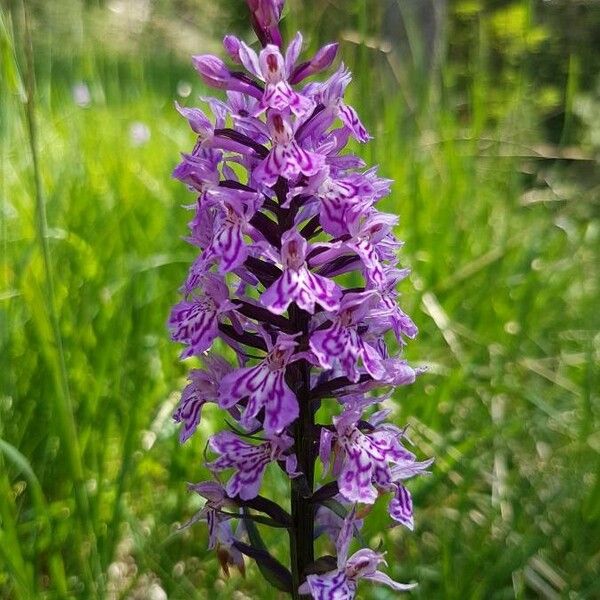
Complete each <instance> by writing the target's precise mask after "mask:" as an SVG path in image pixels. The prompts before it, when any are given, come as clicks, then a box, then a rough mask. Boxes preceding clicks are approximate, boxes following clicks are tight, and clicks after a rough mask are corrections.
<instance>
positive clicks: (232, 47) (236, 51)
mask: <svg viewBox="0 0 600 600" xmlns="http://www.w3.org/2000/svg"><path fill="white" fill-rule="evenodd" d="M240 46H241V44H240V40H239V39H238V38H237V37H235V35H226V36H225V37H224V38H223V47H224V48H225V50H226V52H227V54H229V56H230V57H231V60H232V61H233V62H235V63H237V64H238V65H241V64H242V61H241V60H240Z"/></svg>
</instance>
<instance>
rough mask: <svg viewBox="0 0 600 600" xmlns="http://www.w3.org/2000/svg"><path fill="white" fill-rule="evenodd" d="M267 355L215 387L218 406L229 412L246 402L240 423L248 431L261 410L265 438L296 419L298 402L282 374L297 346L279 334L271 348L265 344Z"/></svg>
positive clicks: (238, 370) (236, 371) (227, 376)
mask: <svg viewBox="0 0 600 600" xmlns="http://www.w3.org/2000/svg"><path fill="white" fill-rule="evenodd" d="M267 341H268V348H269V353H268V354H267V356H266V357H265V359H264V360H262V361H261V362H260V363H259V364H258V365H256V366H254V367H244V368H242V369H236V370H235V371H233V372H232V373H229V374H228V375H226V376H225V377H224V378H223V379H222V381H221V385H220V387H219V406H221V408H231V407H232V406H234V405H235V404H237V403H238V402H239V401H240V400H242V399H243V398H248V402H247V404H246V408H245V410H244V412H243V414H242V416H241V419H240V423H241V425H242V426H243V427H249V426H250V424H251V423H252V422H253V421H254V418H255V417H256V416H257V415H258V413H259V412H260V410H261V409H263V408H264V409H265V417H264V428H265V432H266V433H267V435H272V434H275V433H277V432H280V431H281V430H282V429H283V428H284V427H286V426H287V425H289V424H290V423H291V422H293V421H294V420H295V419H296V418H297V417H298V401H297V400H296V396H295V395H294V393H293V392H292V390H291V389H290V388H289V386H288V385H287V383H286V382H285V370H286V367H287V365H288V364H289V363H290V362H292V360H293V354H294V351H295V348H296V346H297V345H298V344H297V342H296V341H295V340H294V337H292V336H289V335H285V334H279V337H278V338H277V341H276V342H275V344H273V345H271V343H270V340H268V338H267Z"/></svg>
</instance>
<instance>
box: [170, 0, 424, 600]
mask: <svg viewBox="0 0 600 600" xmlns="http://www.w3.org/2000/svg"><path fill="white" fill-rule="evenodd" d="M248 6H249V8H250V13H251V21H252V25H253V27H254V30H255V32H256V34H257V36H258V39H259V41H260V43H261V44H262V46H263V48H262V50H261V51H260V52H259V53H257V52H256V51H255V50H253V49H252V48H251V47H250V46H248V45H247V44H246V43H244V42H243V41H242V40H240V39H238V38H236V37H235V36H232V35H228V36H226V37H225V39H224V46H225V50H226V52H227V54H228V56H229V59H230V61H231V62H232V63H233V66H232V67H229V66H227V65H226V63H225V62H224V61H222V60H221V59H220V58H218V57H216V56H212V55H202V56H194V57H193V63H194V66H195V68H196V69H197V71H198V72H199V73H200V76H201V78H202V79H203V81H204V82H205V83H206V84H208V85H209V86H212V87H215V88H218V89H221V90H224V91H225V94H226V99H225V100H218V99H215V98H208V99H206V103H207V104H208V106H209V107H210V111H211V112H212V117H209V116H207V114H206V113H205V112H204V111H203V110H201V109H200V108H185V107H181V106H179V105H177V109H178V111H179V112H180V113H181V114H182V115H183V116H184V117H185V118H186V119H187V121H188V122H189V125H190V127H191V129H192V130H193V131H194V132H195V133H196V134H197V136H198V138H197V142H196V145H195V146H194V148H193V150H192V152H191V153H190V154H183V158H182V161H181V163H180V164H179V165H178V166H177V167H176V168H175V171H174V176H175V177H176V178H177V179H179V180H181V181H182V182H183V183H185V184H186V185H187V186H188V188H190V189H191V190H192V191H194V192H195V193H196V195H197V201H196V203H195V204H194V205H193V206H192V207H191V209H192V211H193V217H192V220H191V221H190V224H189V229H190V234H189V237H188V238H187V240H188V242H189V243H190V244H192V245H193V246H195V247H196V248H198V256H197V258H196V260H195V261H194V262H193V263H192V265H191V267H190V269H189V272H188V275H187V277H186V279H185V281H184V283H183V285H182V287H181V294H182V296H183V298H182V300H181V301H180V302H179V303H178V304H176V305H175V306H174V307H173V309H172V312H171V316H170V319H169V328H170V330H171V335H172V338H173V339H174V340H175V341H178V342H181V343H182V344H184V346H185V347H184V350H183V352H182V355H181V356H182V358H188V357H191V356H195V357H198V358H199V359H200V361H201V363H203V364H202V368H198V369H194V370H192V371H191V372H190V375H189V383H188V385H187V386H186V387H185V389H184V390H183V394H182V397H181V400H180V403H179V405H178V407H177V409H176V412H175V414H174V419H175V421H177V422H178V423H180V424H181V432H180V440H181V442H182V443H183V442H185V441H186V440H187V439H188V438H190V436H192V435H193V433H194V432H195V430H196V429H197V427H198V425H199V423H200V420H201V414H202V410H203V407H204V405H205V404H207V403H213V404H216V405H218V406H219V407H220V408H221V409H223V410H225V411H226V412H227V415H226V417H227V419H226V423H227V425H228V426H227V428H226V429H225V430H224V431H221V432H219V433H217V434H215V435H213V436H212V437H211V438H210V439H209V440H208V448H207V452H208V453H209V454H210V459H209V460H208V462H207V463H206V466H207V468H208V469H209V470H210V471H211V472H212V473H213V480H210V481H205V482H201V483H199V484H195V485H192V486H190V489H191V490H193V491H195V492H197V493H198V494H200V495H201V496H202V497H203V498H204V499H205V500H206V502H205V505H204V507H203V509H202V510H201V511H200V513H198V514H197V515H196V516H195V517H194V518H193V519H192V521H191V522H195V521H197V520H206V521H207V523H208V526H209V540H210V541H209V544H210V547H211V548H216V549H217V551H218V556H219V559H220V561H221V564H222V565H223V567H224V569H225V570H227V569H228V567H229V565H237V566H238V567H240V568H243V565H244V560H243V555H246V556H248V557H251V558H253V559H255V560H256V561H257V562H258V563H259V566H260V567H261V571H262V572H263V574H265V575H266V576H267V578H268V579H269V581H270V582H271V583H272V584H273V585H275V586H276V587H278V588H279V589H281V590H283V591H286V592H288V593H290V594H291V595H292V596H293V597H295V598H298V597H300V596H301V595H302V596H304V595H310V596H312V597H313V598H317V599H327V600H344V599H349V598H354V597H355V594H356V588H357V583H358V581H359V580H360V579H365V580H370V581H374V582H378V583H382V584H384V585H387V586H389V587H391V588H392V589H395V590H405V589H408V588H410V587H411V586H410V585H405V584H399V583H396V582H395V581H393V580H392V579H390V577H389V576H388V575H386V574H384V573H383V572H381V571H379V570H378V567H379V566H380V565H381V564H385V560H384V557H383V554H381V553H378V552H375V551H373V550H371V549H368V548H365V549H361V550H358V551H357V552H356V553H354V554H353V555H351V556H350V557H348V554H349V547H350V544H351V542H352V540H353V538H354V537H356V536H357V534H358V532H359V530H360V527H361V526H362V518H358V517H357V506H359V505H365V506H366V507H368V506H369V505H372V504H374V503H375V502H376V501H377V499H378V497H379V496H380V495H382V494H389V513H390V516H391V517H392V519H393V520H394V521H396V522H397V523H400V524H402V525H404V526H406V527H408V528H409V529H412V528H413V513H412V500H411V496H410V493H409V491H408V489H407V487H406V485H405V482H406V480H407V479H408V478H410V477H413V476H415V475H418V474H420V473H423V472H424V471H425V470H426V469H427V467H428V466H429V465H430V463H431V461H424V462H419V461H417V458H416V456H415V455H414V454H413V453H412V452H410V451H409V450H408V449H407V448H406V446H407V439H406V437H405V431H404V430H403V429H400V428H398V427H396V426H395V425H392V424H391V423H388V422H386V418H387V417H388V415H389V410H387V409H384V410H380V409H379V408H378V405H379V404H380V403H381V402H382V401H383V400H385V399H386V398H387V397H389V395H390V394H391V392H392V390H393V389H394V388H396V387H397V386H402V385H406V384H410V383H412V382H413V381H414V379H415V376H416V375H417V370H415V369H413V368H412V367H411V366H410V365H409V364H407V362H406V361H405V360H404V359H402V358H401V356H400V355H393V353H391V352H390V351H389V347H392V346H394V347H397V346H399V347H400V348H401V347H402V345H403V344H404V343H405V339H406V338H414V337H415V335H416V333H417V329H416V327H415V325H414V324H413V322H412V321H411V319H410V318H409V317H408V316H407V315H406V314H405V313H404V312H403V311H402V310H401V309H400V307H399V306H398V293H397V291H396V286H397V284H398V282H399V281H401V280H402V279H403V278H405V277H406V276H407V275H408V271H407V270H406V269H400V268H398V266H397V258H396V257H397V253H398V250H399V248H400V246H401V243H400V242H399V241H398V240H397V239H396V238H395V237H394V234H393V229H394V226H395V224H396V223H397V218H396V217H395V216H394V215H391V214H387V213H384V212H380V211H379V210H377V209H376V208H375V206H376V204H377V202H378V201H379V200H380V199H381V198H383V197H385V196H386V195H387V194H388V193H389V190H390V183H391V182H390V181H389V180H386V179H382V178H381V177H379V176H378V174H377V172H376V169H374V168H371V169H366V170H365V167H364V163H363V161H362V160H361V159H360V158H358V157H357V156H354V155H352V154H349V153H344V148H345V147H346V145H347V143H348V141H349V140H350V138H354V139H355V140H357V141H358V142H361V143H364V142H367V141H368V140H369V139H370V136H369V134H368V132H367V130H366V129H365V127H364V125H363V124H362V122H361V120H360V119H359V117H358V114H357V113H356V111H355V110H354V109H353V108H352V107H351V106H349V105H348V104H346V103H345V101H344V92H345V90H346V87H347V86H348V84H349V83H350V80H351V76H350V73H349V71H348V70H347V69H346V68H345V67H344V65H343V64H342V65H341V66H340V67H339V68H338V69H337V70H336V71H335V72H334V73H333V74H332V75H331V76H330V77H329V78H328V79H326V80H325V81H323V82H320V83H317V82H311V83H305V80H306V79H307V78H308V77H311V76H313V75H315V74H317V73H319V72H321V71H323V70H325V69H328V68H329V67H331V65H332V63H333V62H334V60H335V57H336V54H337V50H338V48H337V44H329V45H327V46H325V47H324V48H322V49H321V50H319V51H318V52H317V53H316V54H315V55H314V56H313V57H312V58H309V59H308V60H306V61H304V62H299V57H300V53H301V50H302V35H301V34H300V33H298V34H296V36H295V37H294V38H293V40H292V41H291V43H290V44H289V46H288V47H287V48H286V49H285V50H283V49H282V38H281V33H280V30H279V20H280V17H281V11H282V8H283V0H248ZM388 333H389V335H388ZM390 336H391V338H390ZM217 340H220V341H221V342H220V344H218V346H219V347H220V348H221V350H222V351H223V355H219V354H218V353H217V352H216V350H215V342H216V341H217ZM377 389H380V390H382V391H383V393H380V394H379V395H377V394H375V390H377ZM321 408H322V409H323V410H319V409H321ZM317 411H319V412H318V415H317ZM321 415H324V416H323V417H321ZM326 415H333V416H332V417H331V418H330V422H324V423H319V422H317V416H319V418H321V420H325V421H327V418H326V417H325V416H326ZM317 460H318V462H319V463H320V472H321V474H322V478H323V482H322V484H321V485H320V486H319V487H318V488H317V489H315V464H316V463H317ZM272 463H275V464H276V465H279V467H281V472H282V473H285V475H286V476H287V477H289V479H290V482H291V485H290V490H291V497H290V505H291V511H290V512H287V511H286V510H284V509H283V508H282V507H281V503H280V502H274V501H273V500H270V499H269V498H268V497H267V496H268V494H267V495H266V496H264V495H261V494H260V491H261V484H262V481H263V477H264V474H265V472H266V470H267V469H270V468H272V467H271V466H270V465H272ZM365 506H363V507H362V508H361V509H360V512H359V514H360V515H361V517H362V516H364V514H365V510H364V509H365ZM232 521H237V528H236V530H235V531H234V528H233V527H232ZM257 523H259V524H263V525H270V526H274V527H282V528H286V529H287V530H288V531H289V534H290V555H291V558H290V563H291V565H290V569H288V568H286V567H284V566H283V565H282V564H281V563H280V562H279V561H278V560H277V559H275V558H274V557H273V556H272V555H271V554H269V552H268V551H267V550H266V548H265V547H264V545H263V544H262V543H261V539H260V534H259V531H258V528H257ZM322 534H326V535H328V536H329V537H330V538H331V539H332V541H333V542H334V543H335V546H336V549H337V559H336V560H335V561H333V560H331V557H329V559H328V557H321V558H320V559H319V558H317V559H316V560H315V556H314V539H315V538H316V537H318V536H319V535H322Z"/></svg>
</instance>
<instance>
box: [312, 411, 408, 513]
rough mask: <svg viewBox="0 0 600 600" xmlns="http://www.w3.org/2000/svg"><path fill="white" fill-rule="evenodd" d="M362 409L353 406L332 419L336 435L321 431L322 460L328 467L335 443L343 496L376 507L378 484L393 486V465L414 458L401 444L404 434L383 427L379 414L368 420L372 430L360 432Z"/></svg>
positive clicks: (395, 428) (338, 475)
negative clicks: (333, 443) (391, 468)
mask: <svg viewBox="0 0 600 600" xmlns="http://www.w3.org/2000/svg"><path fill="white" fill-rule="evenodd" d="M362 413H363V406H361V405H360V404H357V403H350V404H349V405H348V406H347V407H346V408H345V410H344V412H343V413H342V414H341V415H340V416H338V417H334V418H333V424H334V428H335V433H333V432H331V431H329V430H328V429H322V430H321V442H320V457H321V461H322V462H323V465H324V466H325V467H326V468H327V467H328V466H329V461H330V455H331V448H332V441H334V440H335V442H336V448H337V451H338V452H339V453H340V457H339V460H337V461H336V464H335V465H334V474H335V475H336V477H337V479H338V485H339V490H340V494H341V495H342V496H343V497H344V498H345V499H346V500H348V501H349V502H363V503H365V504H373V503H374V502H375V501H376V500H377V497H378V493H377V490H376V488H375V485H377V486H378V487H380V488H390V487H391V486H392V473H391V470H390V463H392V464H399V463H408V462H414V460H415V457H414V455H413V454H412V453H411V452H409V451H408V450H406V449H405V448H404V447H403V446H402V444H401V443H400V438H401V437H402V436H403V431H402V430H401V429H399V428H398V427H396V426H394V425H390V424H383V425H381V424H380V422H379V417H380V415H377V414H376V415H375V416H374V417H372V418H371V419H368V420H367V421H366V423H367V425H368V426H370V429H371V430H370V431H361V429H360V428H359V427H358V423H359V421H360V420H361V417H362Z"/></svg>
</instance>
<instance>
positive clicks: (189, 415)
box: [173, 355, 231, 444]
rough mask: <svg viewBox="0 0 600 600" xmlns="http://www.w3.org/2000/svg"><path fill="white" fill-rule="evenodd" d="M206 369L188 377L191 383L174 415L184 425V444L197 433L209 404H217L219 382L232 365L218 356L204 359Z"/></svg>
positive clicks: (181, 440)
mask: <svg viewBox="0 0 600 600" xmlns="http://www.w3.org/2000/svg"><path fill="white" fill-rule="evenodd" d="M204 364H205V366H206V369H194V370H192V371H190V374H189V376H188V378H189V381H190V383H189V384H188V385H186V387H185V388H184V390H183V392H182V393H181V400H180V401H179V405H178V406H177V409H176V410H175V412H174V413H173V420H174V421H175V422H177V423H182V424H183V427H182V428H181V433H180V434H179V441H180V442H181V443H182V444H183V443H184V442H185V441H187V440H188V439H189V438H190V436H191V435H192V434H193V433H194V431H196V428H197V427H198V425H199V423H200V419H201V417H202V408H203V407H204V405H205V404H206V403H207V402H217V398H218V390H219V382H220V381H221V379H223V377H224V376H225V375H226V374H227V373H229V372H230V371H231V366H230V364H229V363H228V362H227V361H226V360H225V359H223V358H221V357H220V356H218V355H209V356H206V357H205V358H204Z"/></svg>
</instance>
